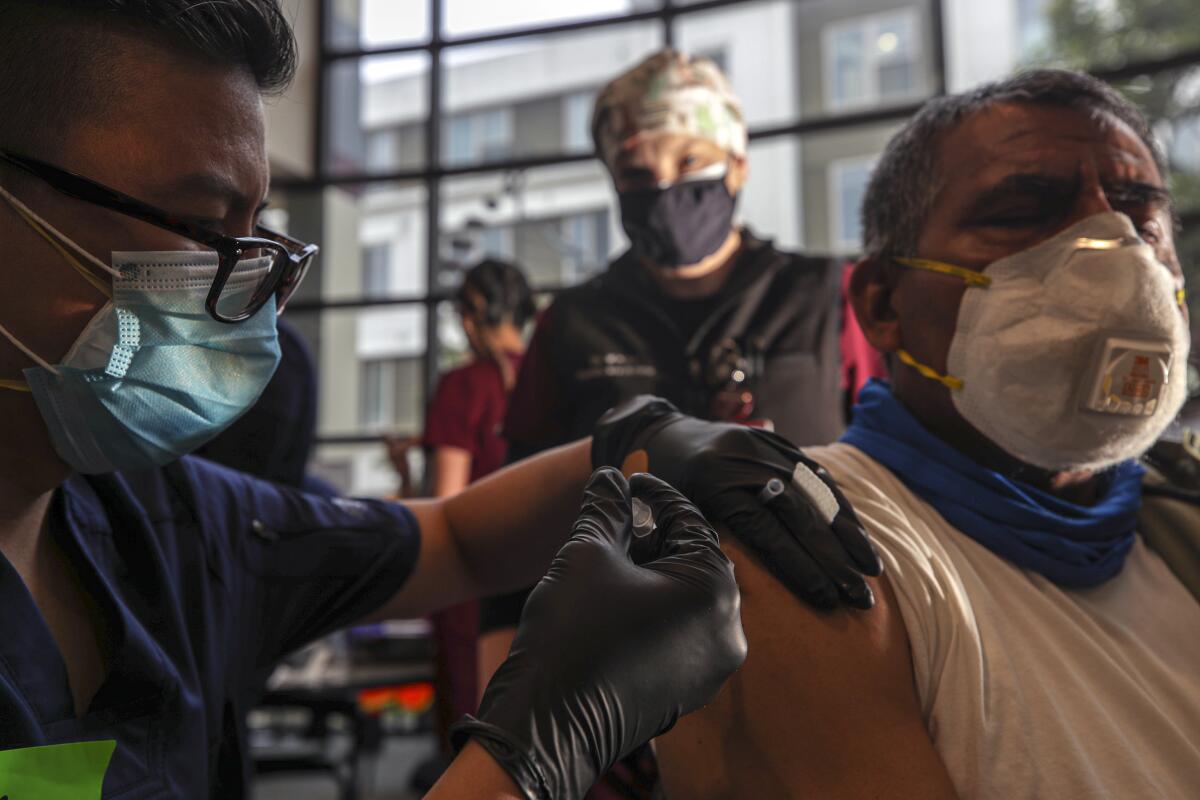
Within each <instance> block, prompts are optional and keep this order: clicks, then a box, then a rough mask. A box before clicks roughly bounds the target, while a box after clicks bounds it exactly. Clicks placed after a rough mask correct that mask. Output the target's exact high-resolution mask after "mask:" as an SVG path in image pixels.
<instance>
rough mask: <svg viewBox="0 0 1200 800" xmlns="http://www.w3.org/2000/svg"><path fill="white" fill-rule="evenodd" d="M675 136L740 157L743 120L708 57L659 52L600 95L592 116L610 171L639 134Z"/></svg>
mask: <svg viewBox="0 0 1200 800" xmlns="http://www.w3.org/2000/svg"><path fill="white" fill-rule="evenodd" d="M650 133H680V134H684V135H686V136H691V137H695V138H698V139H704V140H707V141H710V142H712V143H713V144H715V145H716V146H717V147H719V148H720V149H721V150H724V151H725V152H726V153H728V154H729V155H731V156H735V157H738V158H741V157H743V156H745V155H746V120H745V116H744V114H743V113H742V104H741V102H740V101H739V100H738V99H737V97H736V96H735V95H734V94H733V89H732V88H730V86H729V80H728V79H727V78H726V77H725V75H724V74H723V73H722V72H721V70H720V68H719V67H718V66H717V65H716V63H714V62H713V61H712V59H709V58H702V57H693V56H688V55H687V54H685V53H681V52H679V51H678V50H672V49H670V48H668V49H666V50H661V51H659V52H658V53H655V54H654V55H652V56H650V57H649V58H647V59H646V60H645V61H643V62H642V63H640V64H638V65H637V66H636V67H634V68H633V69H631V70H629V71H628V72H626V73H625V74H624V75H621V76H619V77H618V78H616V79H615V80H613V81H612V82H611V83H609V84H608V85H607V86H606V87H604V89H603V90H602V91H601V92H600V95H599V96H598V97H597V99H596V107H595V111H594V113H593V115H592V139H593V140H594V141H595V143H596V151H597V152H598V153H599V154H600V157H601V158H602V159H603V160H604V163H605V164H607V165H608V166H609V167H610V168H611V167H612V165H613V164H614V163H615V161H616V157H617V155H618V154H619V153H620V152H621V150H622V149H623V148H625V147H626V146H628V145H631V144H633V143H634V142H635V141H636V139H637V138H638V137H639V136H641V135H643V134H650Z"/></svg>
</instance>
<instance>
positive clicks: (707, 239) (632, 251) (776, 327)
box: [480, 48, 883, 682]
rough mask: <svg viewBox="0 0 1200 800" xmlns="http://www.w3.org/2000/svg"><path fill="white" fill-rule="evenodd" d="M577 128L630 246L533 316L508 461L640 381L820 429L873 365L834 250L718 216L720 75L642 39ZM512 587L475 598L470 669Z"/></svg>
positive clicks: (733, 127)
mask: <svg viewBox="0 0 1200 800" xmlns="http://www.w3.org/2000/svg"><path fill="white" fill-rule="evenodd" d="M592 136H593V139H594V143H595V147H596V152H597V155H598V156H599V157H600V159H601V160H602V161H603V163H604V165H605V167H606V168H607V170H608V172H609V174H610V176H611V177H612V181H613V187H614V189H615V190H616V192H617V196H618V198H619V204H620V212H621V223H622V226H623V227H624V229H625V232H626V234H627V235H628V237H629V240H630V243H631V246H630V248H629V250H627V251H626V252H625V253H624V254H623V255H621V256H620V257H618V258H617V259H616V261H614V262H613V263H612V264H611V265H610V266H609V267H608V269H607V270H606V271H605V272H603V273H602V274H600V275H599V276H597V277H596V278H594V279H592V280H590V281H588V282H587V283H585V284H583V285H581V286H578V287H575V288H572V289H569V290H567V291H566V292H564V293H562V294H561V295H559V297H558V298H556V300H555V302H554V303H553V305H551V306H550V308H549V309H548V310H547V311H546V313H545V314H544V315H543V317H542V318H541V319H540V320H539V323H538V326H537V329H536V331H535V333H534V335H533V339H532V341H531V343H530V347H529V352H528V355H527V357H526V359H525V363H524V366H523V367H522V370H521V374H520V377H519V378H518V381H517V386H516V389H515V390H514V392H513V395H512V399H511V402H510V407H509V412H508V417H507V419H506V423H505V436H506V438H507V439H508V443H509V448H510V451H509V456H510V460H511V461H515V460H518V459H520V458H524V457H526V456H529V455H532V454H534V453H537V452H540V451H542V450H545V449H547V448H550V447H554V446H557V445H560V444H562V443H564V442H568V441H571V440H573V439H575V438H577V437H578V436H580V435H583V434H584V433H586V432H587V431H590V430H591V429H592V426H593V425H594V424H595V423H596V421H597V419H599V418H600V416H601V415H602V414H603V413H604V412H605V411H606V410H607V409H609V408H611V407H612V406H615V405H617V404H619V403H622V402H624V401H627V400H629V399H631V398H633V397H635V396H637V395H643V394H652V395H657V396H659V397H662V398H664V399H666V400H668V401H670V403H672V404H674V405H675V406H677V407H678V409H679V410H681V411H682V412H683V413H685V414H691V415H694V416H697V417H702V418H705V419H710V420H718V421H728V422H737V423H745V424H749V425H754V426H757V427H763V428H767V429H769V430H774V431H775V432H777V433H779V434H781V435H782V436H783V437H784V438H786V439H788V440H789V441H790V442H792V443H794V444H796V445H800V446H804V445H814V444H822V443H825V442H828V441H832V440H834V439H836V438H837V437H838V436H839V435H840V434H841V432H842V430H843V428H844V426H845V422H846V409H847V408H848V405H849V400H850V399H851V398H852V396H853V394H854V393H855V392H856V390H857V389H858V388H859V387H861V386H862V385H863V384H865V383H866V381H867V380H868V379H869V378H870V377H872V376H875V375H882V374H883V364H882V361H881V359H880V358H879V356H878V354H876V353H875V352H874V351H873V350H872V349H871V348H870V346H869V345H868V344H867V343H866V340H865V338H864V336H863V334H862V331H861V330H860V329H859V328H858V325H857V322H856V321H855V320H854V316H853V314H851V313H848V309H847V308H846V306H845V302H844V300H843V285H844V280H845V277H846V275H847V273H846V266H845V264H843V262H842V261H841V260H838V259H833V258H829V257H826V256H810V255H806V254H800V253H789V252H784V251H781V250H779V249H778V248H776V247H775V246H774V244H772V242H771V241H770V240H769V239H766V238H761V237H759V236H758V235H756V234H755V233H754V232H753V231H751V230H750V228H749V227H748V226H746V225H744V224H741V222H740V221H738V220H737V219H736V218H735V211H736V207H737V201H738V196H739V194H740V192H741V191H742V189H743V188H744V186H745V184H746V179H747V176H748V163H747V158H746V147H747V140H748V136H747V128H746V122H745V119H744V116H743V112H742V106H741V102H740V101H739V99H738V98H737V97H736V96H735V95H734V93H733V90H732V88H731V87H730V85H729V81H728V79H727V78H726V76H725V75H724V74H723V73H722V72H721V70H720V69H719V68H718V67H717V65H716V64H715V63H714V62H713V61H711V60H710V59H708V58H702V57H693V56H690V55H688V54H686V53H682V52H679V51H676V50H673V49H670V48H668V49H664V50H662V51H660V52H657V53H655V54H653V55H651V56H650V57H648V58H647V59H645V60H644V61H643V62H642V63H640V64H638V65H637V66H635V67H634V68H632V69H631V70H629V71H628V72H626V73H625V74H623V75H620V76H619V77H617V78H616V79H614V80H613V81H612V82H611V83H609V84H608V85H607V86H606V87H605V88H604V89H603V90H602V91H601V92H600V94H599V96H598V97H597V100H596V105H595V110H594V114H593V118H592ZM799 590H800V591H803V589H802V588H800V589H799ZM524 598H525V593H523V592H518V593H515V594H512V595H509V596H506V597H503V598H494V599H492V600H489V601H487V602H485V604H484V612H483V618H482V630H483V632H484V635H483V638H482V640H481V643H480V652H481V655H482V659H481V669H482V670H483V672H482V676H481V677H482V679H483V680H484V681H485V682H486V679H487V677H488V676H489V675H490V674H491V673H490V669H494V668H495V666H496V665H498V664H499V663H500V662H501V661H502V660H503V658H504V657H505V655H506V654H507V652H508V644H509V642H510V641H511V638H512V632H513V630H514V628H513V627H512V626H514V625H515V623H516V620H517V619H518V617H519V615H520V610H521V607H522V604H523V603H524ZM489 665H490V669H489Z"/></svg>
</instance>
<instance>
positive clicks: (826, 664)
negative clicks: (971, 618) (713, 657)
mask: <svg viewBox="0 0 1200 800" xmlns="http://www.w3.org/2000/svg"><path fill="white" fill-rule="evenodd" d="M722 546H723V548H724V549H725V551H726V553H728V554H729V556H730V558H732V559H733V561H734V564H735V566H736V569H737V580H738V585H739V587H740V588H741V592H742V624H743V626H744V628H745V631H746V637H747V639H748V641H749V645H750V652H749V657H748V658H747V659H746V663H745V665H744V666H743V667H742V668H741V670H739V671H738V672H737V674H735V675H734V676H733V678H731V679H730V680H729V682H728V683H727V684H726V685H725V687H724V688H723V689H722V690H721V693H720V695H718V697H717V699H716V701H715V702H713V703H712V704H711V705H710V706H708V707H706V708H704V709H702V710H700V711H698V712H696V713H695V714H692V715H691V716H688V717H685V718H684V719H682V720H680V722H679V724H678V725H676V726H675V728H674V729H673V730H672V731H671V732H670V733H668V734H666V735H665V736H662V737H660V738H659V739H658V740H657V743H656V748H657V752H658V759H659V763H660V767H661V771H662V775H663V783H664V785H665V788H666V790H667V795H668V797H670V798H672V800H674V799H675V798H686V799H687V800H692V799H693V798H694V799H695V800H705V798H756V800H757V798H803V797H819V798H874V797H920V798H932V799H934V800H936V799H937V798H952V797H954V796H955V794H954V789H953V786H952V785H951V783H950V779H949V777H948V776H947V774H946V771H945V768H944V767H943V766H942V763H941V761H940V760H939V758H938V755H937V752H936V751H935V750H934V748H933V744H932V742H931V741H930V739H929V735H928V732H927V731H926V729H925V725H924V721H923V719H922V716H921V711H920V707H919V705H918V700H917V694H916V689H915V687H914V683H913V675H912V662H911V657H910V655H909V649H908V636H907V633H906V632H905V628H904V622H903V620H902V619H901V617H900V614H899V610H898V608H897V605H896V599H895V597H894V595H893V594H892V590H891V587H890V585H889V584H888V581H887V579H886V577H885V578H883V579H880V580H879V581H875V582H874V587H873V588H874V589H875V594H876V597H877V598H878V603H877V604H876V607H875V609H874V610H873V611H870V612H865V613H864V612H856V611H845V610H844V611H836V612H831V613H823V612H818V611H814V610H812V609H810V608H808V607H807V606H805V605H803V604H802V602H801V601H800V600H798V599H796V598H795V597H794V596H793V595H791V594H790V593H789V592H788V591H787V589H785V588H784V587H783V586H782V585H781V584H779V583H778V582H777V581H776V580H775V579H774V578H773V577H772V576H771V575H770V574H769V573H768V572H767V571H766V570H765V569H764V568H763V567H762V566H760V565H759V564H758V563H757V561H755V560H754V559H753V557H751V556H750V555H749V554H748V553H747V551H746V550H745V549H744V548H742V547H741V545H739V544H738V542H737V541H736V540H735V539H734V538H733V537H732V536H726V537H724V538H723V544H722Z"/></svg>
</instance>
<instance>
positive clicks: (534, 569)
mask: <svg viewBox="0 0 1200 800" xmlns="http://www.w3.org/2000/svg"><path fill="white" fill-rule="evenodd" d="M591 474H592V457H591V440H590V439H585V440H582V441H579V442H575V443H574V444H569V445H564V446H562V447H558V448H555V449H553V450H547V451H545V452H543V453H539V454H538V455H536V456H534V457H532V458H529V459H526V460H525V461H521V462H518V463H516V464H513V465H511V466H509V467H506V468H505V469H503V470H501V471H499V472H497V473H495V474H493V475H489V476H488V477H487V478H485V479H483V480H482V481H479V482H478V483H475V484H472V485H471V486H469V487H468V488H467V489H466V491H464V492H462V493H461V494H459V495H457V496H456V497H453V498H451V499H449V500H447V501H446V512H445V513H446V519H447V523H448V526H449V531H450V535H451V537H452V539H453V541H454V542H455V544H456V546H457V548H458V552H459V555H460V556H461V558H462V561H463V565H464V566H465V568H466V570H467V572H468V573H469V574H470V575H471V576H472V578H474V579H475V581H476V582H477V583H478V584H479V586H480V587H481V588H482V589H483V594H484V595H485V596H487V595H494V594H501V593H503V592H509V591H512V590H514V589H519V588H521V587H522V586H528V585H529V584H532V583H535V582H537V580H538V579H539V578H541V577H542V575H543V574H544V573H545V572H546V568H547V567H549V566H550V561H551V560H552V559H553V558H554V554H555V553H557V552H558V550H559V548H561V547H562V545H563V542H564V541H566V539H567V537H568V536H569V535H570V533H571V527H572V525H573V524H574V521H575V518H576V517H577V516H578V515H579V503H580V499H581V497H582V493H583V486H584V483H586V482H587V479H588V477H589V476H590V475H591Z"/></svg>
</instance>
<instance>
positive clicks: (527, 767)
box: [451, 469, 746, 800]
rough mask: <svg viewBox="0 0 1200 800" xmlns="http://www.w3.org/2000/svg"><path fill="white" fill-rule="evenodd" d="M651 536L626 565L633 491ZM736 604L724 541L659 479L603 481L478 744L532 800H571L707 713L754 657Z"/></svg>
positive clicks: (528, 617)
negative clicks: (648, 512)
mask: <svg viewBox="0 0 1200 800" xmlns="http://www.w3.org/2000/svg"><path fill="white" fill-rule="evenodd" d="M631 485H632V492H633V494H634V495H635V496H638V497H641V498H642V499H643V500H644V501H645V502H647V503H648V504H649V505H650V507H651V509H652V511H653V513H654V516H655V519H656V521H657V528H656V529H655V531H654V533H653V535H652V536H647V537H646V539H647V540H652V541H650V542H648V543H647V544H646V545H643V546H642V547H640V548H639V552H650V551H653V555H654V556H655V559H654V560H653V561H649V562H647V563H644V564H640V565H639V564H637V563H635V562H634V560H633V558H632V557H631V556H630V552H629V551H630V544H631V541H632V540H633V534H632V531H631V521H630V520H631V510H630V506H631V498H630V491H631ZM740 605H741V598H740V596H739V594H738V588H737V584H736V583H735V582H734V579H733V565H732V564H731V563H730V562H729V560H728V559H727V558H726V557H725V555H724V554H723V553H722V552H721V548H720V545H719V543H718V541H717V534H716V532H714V531H713V529H712V528H711V527H709V525H708V523H707V522H706V521H705V520H704V517H703V516H702V515H701V514H700V512H699V511H697V510H696V507H695V506H693V505H692V504H691V503H689V502H688V501H687V500H686V499H684V497H683V496H682V495H681V494H679V493H678V492H676V491H675V490H674V489H672V488H671V487H669V486H667V485H666V484H664V483H663V482H662V481H661V480H659V479H657V478H654V477H651V476H649V475H635V476H633V478H632V479H631V481H630V483H626V481H625V478H624V477H623V476H622V475H621V473H619V472H617V471H616V470H614V469H603V470H598V471H597V472H596V473H595V474H594V475H593V476H592V479H591V481H590V482H589V483H588V485H587V488H586V489H585V491H584V501H583V511H582V512H581V514H580V516H579V520H578V521H577V522H576V523H575V530H574V533H573V534H572V536H571V539H570V540H569V541H568V542H567V543H566V544H565V545H563V548H562V550H560V551H559V553H558V556H557V557H556V558H555V559H554V563H553V564H551V565H550V570H549V572H547V573H546V577H544V578H542V580H541V582H540V583H539V584H538V585H537V586H536V587H535V588H534V590H533V593H532V594H531V595H530V596H529V601H528V602H527V603H526V604H525V610H524V612H523V613H522V614H521V623H520V626H519V627H518V628H517V636H516V639H515V640H514V641H513V645H512V650H511V651H510V652H509V656H508V660H506V661H505V662H504V664H503V665H501V667H500V669H499V670H497V672H496V675H495V677H493V678H492V681H491V683H489V684H488V687H487V691H486V692H485V693H484V695H483V702H482V703H481V704H480V707H479V715H478V717H470V716H468V717H465V718H464V719H463V720H462V721H461V722H459V723H458V724H456V725H455V726H454V727H453V728H452V729H451V739H452V741H453V743H454V745H455V747H456V748H461V747H462V746H463V745H464V744H465V743H466V741H467V739H468V738H474V739H476V740H477V741H478V742H479V743H480V744H481V745H482V746H483V747H484V748H485V749H486V750H487V751H488V752H489V753H491V755H492V757H493V758H495V759H496V761H497V762H498V763H499V764H500V765H501V766H502V767H503V768H504V769H505V770H506V771H507V772H508V773H509V774H510V775H511V776H512V778H513V780H514V781H515V782H516V783H517V785H518V786H519V787H520V788H521V790H522V791H523V792H524V794H525V795H526V796H527V797H529V798H531V799H536V800H577V798H581V797H583V795H584V794H585V793H586V792H587V790H588V789H589V788H590V787H591V785H592V784H593V783H595V781H596V779H597V778H598V777H599V776H600V775H603V774H604V773H605V772H606V771H607V770H608V768H609V767H611V766H612V765H613V764H614V763H615V762H616V761H617V759H619V758H621V757H622V756H624V755H626V754H627V753H629V752H631V751H632V750H633V749H634V748H636V747H638V746H639V745H641V744H643V743H645V742H647V741H649V740H650V739H652V738H654V737H655V736H657V735H659V734H661V733H663V732H665V731H667V730H669V729H670V728H671V726H672V725H674V724H675V721H676V720H677V719H679V717H680V716H682V715H684V714H687V713H689V712H691V711H694V710H696V709H697V708H700V707H701V706H703V705H705V704H706V703H708V702H710V701H711V700H712V699H713V698H714V697H715V696H716V694H717V692H718V691H719V690H720V688H721V685H722V684H724V683H725V680H726V679H727V678H728V677H729V676H730V675H732V674H733V672H734V671H735V670H736V669H737V668H738V667H739V666H741V664H742V661H743V660H745V658H746V637H745V635H744V634H743V633H742V623H741V614H740Z"/></svg>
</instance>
